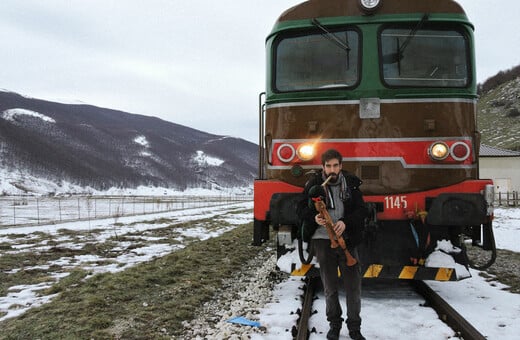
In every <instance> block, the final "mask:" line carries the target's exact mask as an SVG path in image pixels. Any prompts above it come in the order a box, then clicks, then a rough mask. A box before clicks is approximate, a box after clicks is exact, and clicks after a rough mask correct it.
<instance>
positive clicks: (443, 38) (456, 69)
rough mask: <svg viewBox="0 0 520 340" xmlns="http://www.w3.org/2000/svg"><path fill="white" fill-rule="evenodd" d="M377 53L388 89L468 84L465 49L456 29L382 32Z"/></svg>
mask: <svg viewBox="0 0 520 340" xmlns="http://www.w3.org/2000/svg"><path fill="white" fill-rule="evenodd" d="M380 53H381V60H382V75H383V80H384V82H385V83H386V84H387V85H388V86H416V87H466V86H467V85H468V84H469V81H470V72H471V70H470V67H469V64H468V63H469V59H470V58H469V47H468V44H467V40H466V38H465V37H464V35H463V34H462V33H461V32H459V31H456V30H445V29H432V28H428V29H426V28H425V29H414V27H413V26H412V27H406V28H387V29H383V30H382V31H381V34H380Z"/></svg>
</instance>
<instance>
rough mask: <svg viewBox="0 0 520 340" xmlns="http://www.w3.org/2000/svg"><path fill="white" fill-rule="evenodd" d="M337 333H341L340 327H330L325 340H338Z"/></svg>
mask: <svg viewBox="0 0 520 340" xmlns="http://www.w3.org/2000/svg"><path fill="white" fill-rule="evenodd" d="M339 331H341V327H334V326H332V327H330V329H329V332H328V333H327V340H338V339H339Z"/></svg>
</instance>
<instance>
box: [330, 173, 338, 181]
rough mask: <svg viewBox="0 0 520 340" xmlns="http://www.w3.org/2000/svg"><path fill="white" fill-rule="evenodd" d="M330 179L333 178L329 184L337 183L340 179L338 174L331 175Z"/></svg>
mask: <svg viewBox="0 0 520 340" xmlns="http://www.w3.org/2000/svg"><path fill="white" fill-rule="evenodd" d="M328 177H331V179H330V180H329V183H336V182H337V181H338V178H339V176H338V174H336V173H334V172H332V173H330V174H329V176H328Z"/></svg>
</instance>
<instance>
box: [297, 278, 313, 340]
mask: <svg viewBox="0 0 520 340" xmlns="http://www.w3.org/2000/svg"><path fill="white" fill-rule="evenodd" d="M318 281H319V277H307V278H306V285H305V293H304V297H303V306H302V310H301V312H300V318H299V320H298V325H297V327H296V328H297V329H296V335H294V334H293V336H294V339H296V340H307V339H309V335H310V330H309V318H310V316H311V313H312V301H313V300H314V292H315V291H316V287H317V285H318Z"/></svg>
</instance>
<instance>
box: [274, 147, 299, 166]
mask: <svg viewBox="0 0 520 340" xmlns="http://www.w3.org/2000/svg"><path fill="white" fill-rule="evenodd" d="M276 154H277V156H278V159H280V160H281V161H282V162H285V163H289V162H290V161H292V160H293V158H294V156H295V155H296V150H295V149H294V146H292V145H291V144H282V145H280V147H279V148H278V150H277V152H276Z"/></svg>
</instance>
